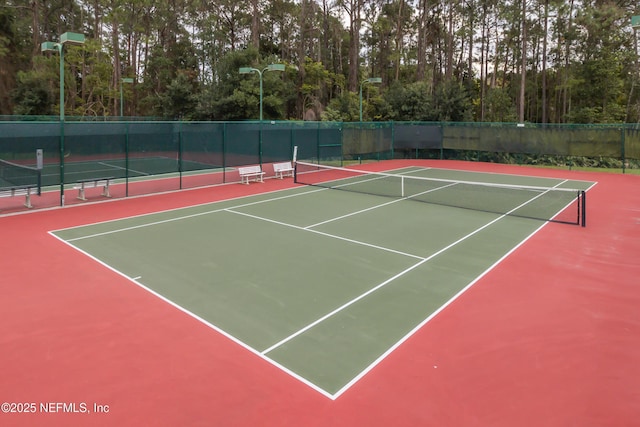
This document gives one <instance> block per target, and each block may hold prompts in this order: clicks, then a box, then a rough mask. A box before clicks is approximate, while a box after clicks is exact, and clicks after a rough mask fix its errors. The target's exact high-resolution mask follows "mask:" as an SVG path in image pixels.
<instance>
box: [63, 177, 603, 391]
mask: <svg viewBox="0 0 640 427" xmlns="http://www.w3.org/2000/svg"><path fill="white" fill-rule="evenodd" d="M394 172H395V173H396V174H400V175H411V176H424V177H436V178H438V179H442V178H444V177H446V179H460V180H464V181H470V180H476V181H481V182H501V183H511V184H519V185H526V186H541V187H549V188H558V187H564V188H574V189H582V190H586V189H588V188H590V187H591V186H592V185H593V183H591V182H582V181H565V180H553V179H547V178H531V177H521V176H506V175H497V174H481V173H470V172H459V171H446V170H436V169H418V168H409V169H404V170H399V171H394ZM429 191H430V192H440V191H442V192H447V191H450V188H445V186H444V185H443V186H442V187H441V188H435V189H429ZM453 197H454V198H457V197H459V195H454V196H453ZM482 197H485V196H482ZM531 197H532V198H535V197H534V196H531ZM502 198H503V197H501V199H502ZM514 199H515V200H513V202H512V205H513V206H512V207H513V209H515V208H517V207H518V206H521V205H522V204H523V203H524V204H526V203H527V202H523V201H522V200H520V199H518V198H514ZM501 203H504V202H501ZM571 208H572V207H571V206H569V208H568V209H571ZM555 209H557V207H556V208H555ZM556 213H558V212H557V211H556V212H553V211H551V212H548V213H547V215H548V216H549V218H551V217H554V216H555V214H556ZM544 224H545V222H544V221H540V220H536V219H531V218H526V217H521V216H512V215H504V214H500V213H492V212H486V211H484V209H483V210H480V211H477V210H473V209H470V208H468V207H463V208H460V207H450V206H445V205H443V204H432V203H423V202H418V201H415V200H413V199H412V198H402V197H400V198H392V197H383V196H376V195H373V194H364V193H358V192H350V191H336V190H328V189H324V188H319V187H314V186H298V187H296V188H293V189H289V190H285V191H279V192H275V193H269V194H262V195H258V196H251V197H245V198H240V199H234V200H228V201H224V202H219V203H214V204H207V205H202V206H197V207H191V208H186V209H179V210H172V211H166V212H159V213H155V214H151V215H145V216H139V217H132V218H127V219H122V220H117V221H111V222H106V223H99V224H93V225H88V226H83V227H77V228H73V229H66V230H59V231H56V232H53V234H54V235H55V236H57V237H58V238H60V239H62V240H64V241H66V242H68V243H69V244H70V245H72V246H74V247H76V248H78V249H79V250H81V251H83V252H84V253H86V254H87V255H89V256H91V257H93V258H95V259H96V260H98V261H100V262H101V263H103V264H105V265H107V266H109V267H110V268H112V269H113V270H115V271H117V272H119V273H121V274H122V275H124V276H126V277H128V278H130V279H131V280H132V281H135V282H136V283H137V284H139V285H141V286H143V287H145V288H147V289H149V290H151V291H152V292H154V293H156V294H157V295H159V296H161V297H162V298H164V299H166V300H167V301H169V302H171V303H173V304H175V305H177V306H179V307H180V308H182V309H183V310H185V311H186V312H188V313H191V314H193V315H195V316H196V317H198V318H199V319H201V320H202V321H204V322H205V323H206V324H208V325H210V326H212V327H213V328H215V329H216V330H218V331H221V332H222V333H224V334H226V335H227V336H228V337H230V338H231V339H233V340H234V341H236V342H237V343H239V344H241V345H243V346H245V347H246V348H247V349H249V350H250V351H253V352H254V353H256V354H257V355H259V356H260V357H263V358H265V359H266V360H269V361H270V362H272V363H274V364H275V365H277V366H279V367H280V368H282V369H283V370H285V371H286V372H288V373H289V374H291V375H293V376H295V377H296V378H298V379H300V380H301V381H303V382H305V383H306V384H308V385H309V386H311V387H313V388H314V389H316V390H317V391H319V392H321V393H322V394H324V395H326V396H328V397H330V398H337V397H338V396H339V395H341V394H342V393H343V392H344V391H345V390H347V389H348V388H349V387H350V386H351V385H352V384H354V383H355V382H356V381H357V380H358V379H359V378H361V377H362V376H363V375H365V374H366V373H367V372H369V371H370V370H371V369H372V368H374V367H375V366H376V364H377V363H378V362H379V361H380V360H382V359H383V358H384V357H385V356H386V355H388V354H389V353H390V352H391V351H392V350H393V349H394V348H396V347H397V346H398V345H401V344H402V342H404V340H406V339H407V338H408V337H409V336H410V335H411V334H412V333H413V332H415V330H417V328H419V327H421V326H422V325H424V324H425V323H426V322H427V321H428V320H429V319H430V318H431V317H433V315H434V314H436V313H437V312H438V311H440V310H441V309H442V308H443V307H445V306H446V305H447V304H448V303H449V302H450V301H452V299H454V298H455V297H456V296H457V295H459V294H460V293H461V292H462V291H464V290H465V289H466V288H467V287H469V286H471V285H472V284H473V283H474V282H475V281H476V280H477V279H478V278H479V277H481V276H482V275H483V274H484V273H485V272H487V271H488V270H489V269H491V268H492V267H493V266H494V265H495V264H496V263H497V262H499V261H500V260H501V259H502V258H504V257H505V256H506V255H508V254H509V253H510V252H511V251H513V250H514V248H516V247H517V246H518V245H520V244H521V243H522V242H523V241H525V240H526V239H527V238H528V237H530V236H531V235H532V234H533V233H534V232H535V231H536V230H538V229H539V228H540V227H541V226H543V225H544ZM554 226H558V227H571V226H572V225H559V224H556V225H554ZM573 226H574V227H575V225H573ZM185 333H188V331H185Z"/></svg>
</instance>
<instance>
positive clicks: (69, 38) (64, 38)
mask: <svg viewBox="0 0 640 427" xmlns="http://www.w3.org/2000/svg"><path fill="white" fill-rule="evenodd" d="M60 43H62V44H68V45H74V46H79V45H82V44H84V34H78V33H71V32H66V33H64V34H62V35H61V36H60Z"/></svg>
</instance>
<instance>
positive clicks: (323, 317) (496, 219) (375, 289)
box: [262, 180, 566, 392]
mask: <svg viewBox="0 0 640 427" xmlns="http://www.w3.org/2000/svg"><path fill="white" fill-rule="evenodd" d="M564 182H566V180H565V181H564ZM561 184H562V183H559V184H557V185H561ZM541 196H542V193H541V194H538V195H537V196H535V197H533V198H532V199H530V200H528V201H526V202H524V203H522V204H520V205H519V206H517V207H515V208H513V209H512V210H510V211H509V212H507V213H505V214H503V215H501V216H499V217H498V218H495V219H493V220H492V221H489V222H488V223H486V224H485V225H483V226H481V227H479V228H477V229H476V230H474V231H472V232H471V233H469V234H467V235H466V236H463V237H461V238H460V239H458V240H456V241H455V242H453V243H450V244H449V245H447V246H445V247H444V248H442V249H440V250H439V251H437V252H435V253H433V254H432V255H430V256H429V257H427V258H424V259H423V260H421V261H420V262H418V263H416V264H414V265H412V266H411V267H409V268H407V269H405V270H404V271H401V272H400V273H398V274H396V275H395V276H393V277H392V278H390V279H387V280H385V281H384V282H382V283H380V284H379V285H377V286H375V287H374V288H371V289H369V290H368V291H367V292H365V293H363V294H361V295H359V296H357V297H355V298H353V299H352V300H351V301H348V302H347V303H345V304H343V305H342V306H340V307H338V308H336V309H335V310H333V311H332V312H330V313H327V314H326V315H324V316H322V317H321V318H319V319H317V320H315V321H314V322H312V323H310V324H308V325H307V326H305V327H304V328H302V329H300V330H298V331H297V332H294V333H293V334H291V335H289V336H288V337H286V338H284V339H283V340H281V341H279V342H277V343H275V344H274V345H272V346H271V347H269V348H267V349H265V350H263V351H262V354H265V355H266V354H267V353H269V352H271V351H273V350H275V349H276V348H278V347H280V346H282V345H283V344H285V343H287V342H289V341H291V340H292V339H293V338H295V337H297V336H299V335H301V334H303V333H304V332H306V331H308V330H309V329H311V328H313V327H314V326H316V325H318V324H320V323H321V322H323V321H325V320H327V319H328V318H330V317H332V316H334V315H336V314H337V313H339V312H341V311H342V310H344V309H346V308H347V307H350V306H351V305H353V304H355V303H356V302H358V301H360V300H361V299H363V298H364V297H366V296H368V295H370V294H372V293H373V292H375V291H377V290H378V289H380V288H382V287H384V286H386V285H387V284H389V283H391V282H392V281H394V280H396V279H397V278H399V277H402V276H404V275H405V274H407V273H409V272H410V271H412V270H414V269H415V268H417V267H419V266H420V265H422V264H424V263H425V262H427V261H429V260H431V259H433V258H435V257H437V256H438V255H440V254H442V253H444V252H446V251H448V250H449V249H451V248H452V247H454V246H456V245H458V244H459V243H462V242H464V241H465V240H467V239H468V238H470V237H472V236H474V235H475V234H477V233H479V232H480V231H482V230H484V229H485V228H487V227H489V226H491V225H492V224H495V223H496V222H498V221H500V220H501V219H503V218H505V217H506V216H508V215H509V214H510V213H511V212H514V211H516V210H517V209H520V208H521V207H523V206H525V205H527V204H528V203H531V202H532V201H534V200H535V199H537V198H538V197H541ZM476 280H477V279H476ZM403 340H406V338H403ZM379 361H381V359H380V360H379ZM379 361H377V362H378V363H379ZM374 366H375V365H374ZM374 366H370V367H369V368H368V369H369V370H371V369H373V367H374ZM362 375H364V374H362ZM342 392H344V391H342Z"/></svg>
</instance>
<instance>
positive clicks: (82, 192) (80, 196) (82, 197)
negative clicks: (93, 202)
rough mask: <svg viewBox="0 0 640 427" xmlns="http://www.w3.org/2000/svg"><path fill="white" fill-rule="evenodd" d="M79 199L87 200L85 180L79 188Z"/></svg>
mask: <svg viewBox="0 0 640 427" xmlns="http://www.w3.org/2000/svg"><path fill="white" fill-rule="evenodd" d="M78 199H80V200H87V198H86V197H85V196H84V182H83V183H82V184H80V188H79V189H78Z"/></svg>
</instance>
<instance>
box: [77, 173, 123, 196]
mask: <svg viewBox="0 0 640 427" xmlns="http://www.w3.org/2000/svg"><path fill="white" fill-rule="evenodd" d="M112 179H114V178H113V177H112V176H110V177H105V178H89V179H79V180H78V181H76V182H77V185H75V186H74V187H73V188H74V189H75V190H78V199H80V200H87V198H86V197H85V195H84V190H85V188H87V186H88V188H95V187H98V186H100V185H101V186H102V187H103V189H102V195H103V196H104V197H111V193H110V192H109V184H110V182H111V180H112Z"/></svg>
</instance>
